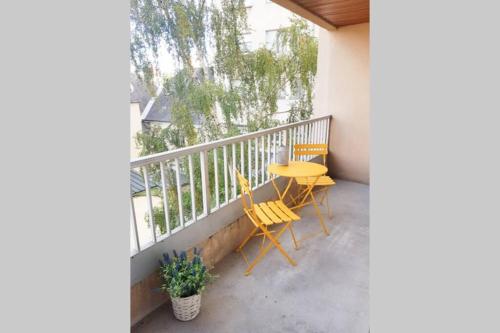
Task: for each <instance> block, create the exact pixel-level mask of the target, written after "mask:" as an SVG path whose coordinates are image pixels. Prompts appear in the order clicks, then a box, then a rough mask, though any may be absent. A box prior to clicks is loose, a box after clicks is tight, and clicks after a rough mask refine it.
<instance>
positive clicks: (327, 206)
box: [325, 187, 333, 220]
mask: <svg viewBox="0 0 500 333" xmlns="http://www.w3.org/2000/svg"><path fill="white" fill-rule="evenodd" d="M325 197H326V208H327V209H328V218H329V219H330V220H331V219H333V213H332V212H331V211H330V199H329V198H328V187H327V188H326V191H325Z"/></svg>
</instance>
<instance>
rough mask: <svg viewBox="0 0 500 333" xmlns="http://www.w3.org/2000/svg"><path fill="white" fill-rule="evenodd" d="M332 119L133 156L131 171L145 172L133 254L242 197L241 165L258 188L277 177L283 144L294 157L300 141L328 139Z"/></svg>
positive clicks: (135, 205) (135, 210) (135, 201)
mask: <svg viewBox="0 0 500 333" xmlns="http://www.w3.org/2000/svg"><path fill="white" fill-rule="evenodd" d="M330 118H331V116H324V117H319V118H314V119H309V120H304V121H300V122H296V123H292V124H286V125H282V126H278V127H274V128H270V129H265V130H261V131H257V132H253V133H248V134H243V135H239V136H235V137H231V138H226V139H221V140H217V141H212V142H208V143H203V144H198V145H194V146H190V147H185V148H181V149H176V150H172V151H167V152H163V153H158V154H153V155H148V156H144V157H140V158H138V159H135V160H133V161H131V162H130V168H131V170H132V171H133V172H136V173H139V174H141V175H142V177H143V180H144V188H145V190H144V191H143V192H141V193H140V194H139V195H137V193H136V194H134V193H133V192H132V191H131V255H135V254H137V253H138V252H141V251H142V250H144V249H146V248H147V247H149V246H151V245H153V244H155V243H157V242H159V241H161V240H163V239H165V238H167V237H169V236H170V235H172V234H174V233H176V232H178V231H179V230H182V229H184V228H185V227H186V226H189V225H190V224H192V223H196V222H197V221H198V220H200V219H201V218H203V217H206V216H207V215H209V214H210V213H211V212H214V211H216V210H218V209H219V208H220V207H223V206H224V205H227V204H229V203H230V202H233V201H234V200H237V198H239V196H240V194H239V187H238V185H237V180H236V174H235V168H237V169H238V170H240V172H241V173H242V174H243V175H244V176H245V177H247V178H248V180H249V181H250V184H251V185H252V188H254V189H256V188H258V187H260V186H262V185H264V184H266V183H267V182H269V181H270V180H271V179H270V175H269V174H268V172H267V166H268V165H269V164H270V163H273V162H275V160H276V154H277V147H280V146H282V145H288V147H289V154H290V158H292V147H293V145H294V144H297V143H328V135H329V128H330V126H329V125H330ZM312 157H314V156H300V159H301V160H309V159H310V158H312ZM186 182H187V183H186ZM153 192H154V193H153ZM141 210H142V211H141ZM141 214H142V215H141ZM138 222H141V223H142V224H138Z"/></svg>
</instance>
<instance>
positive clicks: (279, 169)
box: [267, 161, 329, 235]
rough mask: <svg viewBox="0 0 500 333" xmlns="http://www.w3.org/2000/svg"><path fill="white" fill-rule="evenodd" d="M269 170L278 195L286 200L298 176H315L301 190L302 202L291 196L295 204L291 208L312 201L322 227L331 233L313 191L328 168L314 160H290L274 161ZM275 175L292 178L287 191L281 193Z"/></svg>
mask: <svg viewBox="0 0 500 333" xmlns="http://www.w3.org/2000/svg"><path fill="white" fill-rule="evenodd" d="M267 170H268V171H269V174H271V175H273V177H271V181H272V183H273V186H274V189H275V190H276V192H277V193H278V196H279V198H280V200H282V201H284V199H285V197H286V195H287V193H288V190H289V189H290V186H291V185H292V182H293V180H294V179H295V178H298V177H311V178H314V181H313V182H312V183H311V184H309V185H308V186H307V187H306V189H305V190H303V191H302V192H301V194H300V195H299V196H298V197H301V198H302V199H301V200H300V202H297V201H296V200H295V198H293V196H290V197H291V199H292V201H293V202H294V204H295V206H293V207H290V209H292V210H295V209H299V208H302V207H304V206H305V205H307V204H309V203H312V204H313V206H314V208H315V210H316V214H317V215H318V218H319V222H320V224H321V227H322V228H323V231H324V233H325V234H326V235H329V232H328V229H327V227H326V225H325V224H324V222H323V217H322V216H321V212H320V210H319V207H318V204H317V202H316V199H315V198H314V194H313V192H312V189H313V188H314V185H316V182H317V181H318V179H319V177H321V176H323V175H324V174H326V172H327V171H328V169H327V168H326V167H325V166H324V165H321V164H318V163H312V162H303V161H290V162H288V165H282V164H277V163H272V164H269V166H268V168H267ZM274 176H282V177H287V178H290V180H289V181H288V185H287V186H286V188H285V191H284V192H283V193H280V191H279V189H278V186H277V185H276V183H275V181H274V178H275V177H274ZM308 197H310V198H311V200H310V201H308V202H305V201H306V199H307V198H308Z"/></svg>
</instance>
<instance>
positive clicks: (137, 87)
mask: <svg viewBox="0 0 500 333" xmlns="http://www.w3.org/2000/svg"><path fill="white" fill-rule="evenodd" d="M130 86H131V91H130V103H139V108H140V110H141V113H142V112H143V111H144V109H145V108H146V105H147V104H148V102H149V100H150V99H151V95H150V94H149V92H148V89H147V88H146V86H145V85H144V83H143V82H142V81H141V80H140V79H139V78H138V77H137V75H135V74H130Z"/></svg>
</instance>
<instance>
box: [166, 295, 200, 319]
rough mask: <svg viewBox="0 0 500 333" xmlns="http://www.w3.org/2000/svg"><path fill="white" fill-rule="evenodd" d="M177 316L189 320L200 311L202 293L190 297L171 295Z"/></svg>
mask: <svg viewBox="0 0 500 333" xmlns="http://www.w3.org/2000/svg"><path fill="white" fill-rule="evenodd" d="M171 299H172V308H173V309H174V316H175V318H177V319H179V320H182V321H188V320H191V319H193V318H194V317H196V316H197V315H198V313H200V307H201V294H198V295H193V296H189V297H182V298H181V297H171Z"/></svg>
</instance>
